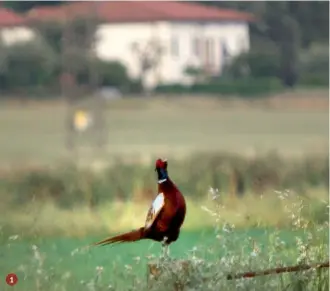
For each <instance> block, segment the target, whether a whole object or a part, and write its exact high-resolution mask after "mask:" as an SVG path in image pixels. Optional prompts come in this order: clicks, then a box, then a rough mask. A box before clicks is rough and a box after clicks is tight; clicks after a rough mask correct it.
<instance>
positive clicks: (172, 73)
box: [28, 1, 253, 88]
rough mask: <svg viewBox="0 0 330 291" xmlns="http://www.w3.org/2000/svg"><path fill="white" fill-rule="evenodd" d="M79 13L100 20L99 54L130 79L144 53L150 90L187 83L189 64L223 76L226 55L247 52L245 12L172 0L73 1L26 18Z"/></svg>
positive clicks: (138, 70) (247, 16) (247, 18)
mask: <svg viewBox="0 0 330 291" xmlns="http://www.w3.org/2000/svg"><path fill="white" fill-rule="evenodd" d="M65 9H66V10H65ZM78 14H84V15H87V14H88V15H89V16H91V15H94V16H97V17H98V18H99V19H100V20H101V24H100V25H99V27H98V29H97V43H96V45H95V51H96V54H97V56H98V57H100V58H102V59H105V60H119V61H121V62H122V63H123V64H125V65H126V67H127V68H128V72H129V74H130V75H131V77H134V78H138V77H139V76H141V71H142V68H141V67H142V59H143V55H144V56H145V61H146V62H145V63H148V62H149V69H148V70H146V71H145V73H144V83H145V85H146V86H147V87H149V88H153V87H154V86H156V85H157V84H160V83H161V84H169V83H182V82H186V83H189V82H191V81H192V79H191V77H189V76H188V75H187V74H186V72H185V70H186V69H187V67H195V68H199V69H203V70H204V71H207V72H208V73H210V74H214V75H219V74H221V68H222V66H223V64H224V62H225V58H226V56H229V57H234V56H237V55H238V54H240V53H242V52H245V51H247V50H249V46H250V42H249V22H250V21H253V16H252V15H250V14H247V13H242V12H238V11H233V10H227V9H218V8H211V7H206V6H203V5H200V4H192V3H188V2H172V1H171V2H164V1H162V2H157V1H156V2H155V1H150V2H147V1H132V2H126V1H122V2H116V1H112V2H110V1H109V2H76V3H72V4H68V5H63V6H62V7H54V8H49V7H47V8H45V7H44V8H36V9H33V10H31V11H30V12H29V14H28V17H29V19H30V20H39V21H41V20H42V21H53V20H58V21H61V20H63V18H65V17H66V16H67V17H70V18H72V17H74V16H75V15H78ZM151 64H152V65H151ZM146 67H148V65H146Z"/></svg>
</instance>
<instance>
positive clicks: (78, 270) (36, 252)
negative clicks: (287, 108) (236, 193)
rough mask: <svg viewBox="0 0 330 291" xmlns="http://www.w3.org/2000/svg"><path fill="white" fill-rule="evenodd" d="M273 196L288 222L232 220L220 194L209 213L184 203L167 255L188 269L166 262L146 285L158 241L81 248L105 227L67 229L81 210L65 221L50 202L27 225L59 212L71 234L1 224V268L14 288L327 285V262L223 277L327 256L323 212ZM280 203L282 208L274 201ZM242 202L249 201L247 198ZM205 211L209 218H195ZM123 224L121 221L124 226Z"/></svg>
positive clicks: (112, 222)
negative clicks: (13, 277)
mask: <svg viewBox="0 0 330 291" xmlns="http://www.w3.org/2000/svg"><path fill="white" fill-rule="evenodd" d="M246 199H247V198H246ZM278 200H280V203H279V204H278V205H276V207H275V205H274V204H273V205H272V208H271V207H270V205H269V206H268V208H267V210H268V211H269V212H271V213H272V214H273V215H275V212H278V211H280V212H281V211H282V213H283V217H284V216H285V217H286V226H285V227H269V226H268V227H263V226H261V225H259V226H254V227H252V226H250V227H239V226H240V224H239V222H238V221H237V220H236V222H237V224H235V219H233V220H230V217H232V218H233V217H235V215H234V213H236V214H237V213H238V212H239V211H240V210H239V209H236V211H235V212H234V211H232V212H231V214H230V215H228V211H229V210H228V206H226V205H223V204H219V203H218V202H217V199H215V200H213V203H212V204H208V205H207V208H206V207H205V208H204V207H203V208H204V209H207V210H206V215H204V214H202V213H201V212H195V211H196V209H197V208H198V207H196V206H195V207H192V205H189V208H188V209H189V211H188V216H187V223H186V224H185V227H184V228H183V231H182V234H181V236H180V238H179V240H178V241H177V242H176V243H174V244H173V245H172V247H171V256H172V258H174V259H187V260H189V261H190V262H191V264H192V265H191V269H190V271H189V273H188V274H185V273H184V272H182V271H179V270H176V269H175V268H174V267H173V265H168V264H163V265H162V266H163V268H164V270H163V275H162V277H161V278H160V279H159V281H158V283H157V284H155V285H154V286H153V287H151V288H150V287H149V288H148V287H147V286H146V284H147V283H146V272H147V269H146V265H147V263H148V262H150V261H153V262H157V261H158V257H159V255H160V245H159V244H156V243H153V242H150V241H141V242H137V243H134V244H130V245H127V244H126V245H125V244H124V245H115V246H108V247H98V248H86V245H88V244H90V243H92V242H95V241H97V240H99V239H100V238H103V237H104V236H106V235H108V234H109V233H108V231H106V230H104V233H102V234H101V233H99V234H95V233H94V234H93V233H92V231H90V233H88V234H87V232H86V233H81V234H80V236H79V237H72V235H74V234H77V232H76V230H77V228H79V223H78V216H79V213H78V212H77V213H76V215H77V217H76V219H77V220H76V222H77V224H75V225H74V224H70V220H71V219H72V216H65V215H63V213H59V212H58V213H56V215H55V216H54V212H52V211H50V209H49V208H46V209H45V213H44V214H43V216H42V217H39V219H37V220H36V221H35V225H32V226H31V227H32V229H33V227H35V229H34V230H37V229H38V228H39V227H40V226H41V225H44V226H45V224H44V223H45V221H47V223H48V226H47V227H48V229H51V228H54V220H55V221H56V217H57V218H59V217H62V218H61V219H60V220H61V226H62V228H63V229H66V231H67V232H68V233H67V234H68V236H67V237H63V233H62V235H59V233H58V234H57V235H54V234H53V235H52V236H51V237H49V236H47V235H46V234H47V232H45V230H46V229H41V228H39V233H38V232H34V234H33V235H31V233H29V232H28V231H27V230H28V229H25V232H17V229H16V230H14V229H9V228H2V229H1V231H0V256H1V258H2V259H1V261H0V272H1V273H3V274H7V273H9V272H15V273H16V274H17V275H18V277H19V280H20V281H19V283H18V285H17V286H16V289H15V290H18V291H30V290H40V291H43V290H45V291H46V290H47V291H53V290H54V291H55V290H72V291H78V290H95V291H97V290H141V291H142V290H146V289H147V288H148V289H149V290H164V291H167V290H168V291H170V290H173V284H175V283H178V282H179V283H182V284H185V285H187V288H188V289H185V290H191V289H193V290H210V291H211V290H212V291H213V290H214V291H216V290H258V291H259V290H260V291H262V290H278V291H280V290H281V291H282V290H290V291H296V290H302V291H304V290H306V291H307V290H308V291H314V290H320V291H326V290H328V288H329V277H328V270H327V269H325V270H320V271H317V270H309V271H304V272H299V273H289V274H279V275H269V276H264V277H257V278H253V279H242V280H234V281H227V280H226V279H225V278H226V275H227V274H233V273H237V272H242V271H250V270H263V269H265V268H273V267H277V266H283V265H295V264H309V263H315V262H322V261H326V260H327V259H328V253H329V244H328V237H329V224H328V220H326V221H323V222H321V221H320V222H319V223H317V224H316V223H314V222H313V221H312V220H310V217H309V216H306V213H308V212H309V207H310V205H309V204H308V203H304V201H302V200H301V199H299V198H298V197H296V199H293V197H291V195H287V194H286V193H278ZM245 202H246V203H247V202H248V201H247V200H245ZM255 202H256V201H253V204H254V206H255V207H254V208H255V211H257V210H256V209H257V207H258V206H259V207H261V206H265V203H264V202H263V204H262V205H258V204H255ZM273 202H275V201H273ZM281 204H282V206H283V207H282V208H281V207H279V206H280V205H281ZM137 206H138V205H134V209H135V211H139V210H140V207H137ZM200 206H205V205H200ZM241 206H242V205H241ZM127 207H128V206H127ZM246 208H253V207H252V204H248V205H246ZM325 208H326V207H325ZM144 210H145V209H144ZM263 211H264V210H263ZM109 212H110V213H111V211H109ZM144 212H145V211H144ZM80 215H81V223H82V224H84V223H85V222H86V217H85V215H84V213H83V212H80ZM126 215H127V214H126ZM195 215H196V217H195ZM207 217H208V218H207ZM263 217H267V216H265V215H263ZM131 219H132V220H131V222H129V223H128V224H126V226H128V225H130V226H134V225H136V224H138V221H139V220H140V218H139V217H136V218H135V220H134V222H133V216H131ZM206 219H208V222H209V226H207V225H206V224H205V225H204V226H202V225H201V224H198V223H197V224H195V223H194V222H197V221H201V220H203V221H205V220H206ZM227 219H228V221H226V220H227ZM51 220H53V221H51ZM118 220H119V221H120V220H121V219H120V216H117V217H115V216H113V217H111V219H110V217H108V219H106V221H107V224H108V226H112V227H109V228H110V229H111V230H112V232H113V231H114V229H116V228H117V227H113V226H114V225H116V224H117V222H118ZM57 221H59V220H57ZM142 221H143V220H142V218H141V222H142ZM261 221H262V220H261ZM100 222H101V223H102V222H104V221H102V219H100V220H98V221H97V220H96V219H95V222H94V228H98V225H99V223H100ZM263 222H266V221H263ZM126 226H124V225H121V227H122V228H125V227H126ZM63 229H62V230H63ZM30 230H31V229H30ZM53 230H54V229H53ZM85 231H86V229H85ZM1 284H2V282H1ZM1 288H3V289H2V290H5V291H7V290H11V289H10V288H12V287H7V286H2V285H1Z"/></svg>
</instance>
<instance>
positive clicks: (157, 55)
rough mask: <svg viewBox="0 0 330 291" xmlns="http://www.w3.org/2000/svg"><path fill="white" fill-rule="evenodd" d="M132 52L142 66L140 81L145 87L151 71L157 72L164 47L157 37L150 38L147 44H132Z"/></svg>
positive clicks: (140, 66)
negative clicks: (147, 76)
mask: <svg viewBox="0 0 330 291" xmlns="http://www.w3.org/2000/svg"><path fill="white" fill-rule="evenodd" d="M132 52H133V53H134V54H135V56H136V58H137V61H138V63H139V68H140V74H139V75H140V81H141V83H142V86H143V88H145V78H146V75H147V74H148V73H149V72H150V71H154V73H155V74H157V69H158V67H159V64H160V61H161V58H162V55H163V53H164V49H163V47H162V46H161V44H160V43H159V41H158V40H156V39H151V40H149V41H148V42H147V43H146V44H145V45H141V44H138V43H133V44H132Z"/></svg>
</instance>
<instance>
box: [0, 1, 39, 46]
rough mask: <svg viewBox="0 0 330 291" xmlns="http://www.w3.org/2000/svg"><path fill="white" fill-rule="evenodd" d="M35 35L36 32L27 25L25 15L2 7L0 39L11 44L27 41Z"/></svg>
mask: <svg viewBox="0 0 330 291" xmlns="http://www.w3.org/2000/svg"><path fill="white" fill-rule="evenodd" d="M33 37H34V32H33V30H31V29H30V28H28V27H27V26H26V23H25V19H24V17H22V16H20V15H18V14H16V13H14V12H12V11H10V10H9V9H5V8H2V7H0V41H1V42H2V43H3V44H4V45H11V44H13V43H15V42H19V41H27V40H30V39H31V38H33Z"/></svg>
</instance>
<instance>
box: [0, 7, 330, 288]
mask: <svg viewBox="0 0 330 291" xmlns="http://www.w3.org/2000/svg"><path fill="white" fill-rule="evenodd" d="M328 110H329V2H328V1H322V2H321V1H303V2H298V1H294V2H291V1H255V2H250V1H242V2H236V1H208V2H204V1H200V2H193V1H185V2H163V1H152V2H146V1H139V2H137V1H133V2H125V1H120V2H118V1H117V2H115V1H112V2H105V1H103V2H96V1H89V2H69V1H0V201H1V203H0V213H1V214H0V258H1V260H0V275H1V276H2V274H8V273H12V272H16V273H17V274H18V277H19V280H20V282H19V284H18V286H17V288H21V289H17V290H22V291H23V290H59V289H58V288H62V289H63V290H82V289H81V287H82V286H83V285H84V284H87V283H88V282H89V281H88V282H87V280H89V278H91V277H92V276H94V275H95V270H96V275H95V276H96V277H95V278H91V282H92V283H91V284H94V283H95V282H96V283H95V284H99V283H98V282H100V281H97V280H99V279H98V278H100V276H101V275H100V274H101V272H102V271H103V267H100V266H105V268H104V270H105V272H107V273H106V275H105V276H104V278H105V279H104V281H103V283H104V284H105V285H104V288H103V287H102V288H101V287H100V288H99V289H96V288H95V289H91V288H89V289H88V290H133V289H134V290H137V289H136V288H133V289H132V288H131V289H128V285H127V284H130V283H129V282H131V283H132V282H133V283H132V284H133V286H135V285H136V284H138V282H145V281H144V279H142V278H145V274H144V273H143V272H145V271H146V269H145V268H146V262H147V260H149V259H150V258H152V255H151V254H156V256H158V255H159V251H160V248H159V245H157V244H155V245H154V244H153V243H151V242H149V241H148V242H146V241H144V242H141V243H135V244H132V245H130V246H127V245H126V246H125V245H123V246H116V249H113V248H111V247H109V248H102V249H99V248H95V249H93V251H90V253H79V251H78V248H80V247H82V246H85V245H88V244H90V243H91V242H93V241H97V240H99V239H101V238H104V237H105V236H106V235H107V234H108V233H117V232H119V231H128V230H130V229H132V228H136V227H141V225H143V224H144V221H145V216H146V212H147V209H148V208H149V206H150V203H151V201H152V199H153V198H154V197H155V195H156V193H157V181H156V178H157V177H156V174H155V172H154V161H155V159H156V158H158V157H162V158H168V163H169V175H170V177H171V178H172V179H173V180H174V182H175V183H176V184H177V185H178V186H179V188H180V190H181V191H182V192H183V194H184V195H185V197H186V201H187V204H188V208H187V209H188V211H187V216H186V220H185V223H184V226H183V231H182V234H181V236H180V239H179V240H178V242H176V243H175V244H174V246H173V247H171V254H174V256H178V257H180V258H184V257H185V256H186V254H187V253H188V252H189V250H191V249H193V251H192V252H190V253H189V254H190V255H191V254H192V255H193V257H194V258H196V256H198V251H196V250H197V249H198V250H200V249H203V248H204V249H205V253H206V254H207V256H208V257H210V258H212V259H216V258H219V256H222V258H224V256H227V257H228V259H221V268H224V265H226V264H227V263H223V262H225V261H226V260H227V261H226V262H231V263H228V264H229V265H230V266H231V265H232V268H233V270H235V271H238V270H242V271H243V270H245V271H246V270H247V269H251V270H252V269H258V268H262V267H265V268H266V267H269V265H272V267H274V266H275V265H278V264H282V265H285V264H296V263H297V260H298V259H297V258H301V257H302V256H303V257H304V258H305V261H303V262H309V261H307V259H306V258H307V257H308V260H309V259H311V261H317V260H320V261H321V260H324V258H325V257H326V256H327V255H328V252H329V248H328V238H329V236H328V234H329V233H328V231H329V225H328V219H329V207H328V205H329V197H328V190H329V159H328V158H329V154H328V153H329V111H328ZM311 226H316V227H315V228H312V227H311ZM308 227H309V228H308ZM235 228H236V231H235V232H232V230H233V229H235ZM307 228H308V231H307ZM297 235H300V238H299V239H298V238H297ZM243 241H244V242H243ZM302 241H308V243H306V245H308V246H307V247H306V251H304V253H303V254H300V253H299V252H301V250H303V247H302ZM147 244H148V245H147ZM258 245H259V246H260V248H259V249H261V250H262V246H267V247H268V248H269V249H271V250H273V253H272V255H269V253H268V251H267V248H265V249H266V251H265V254H264V259H263V260H262V259H261V257H260V256H259V255H258V256H257V254H259V249H258ZM310 245H312V246H311V247H309V246H310ZM243 246H244V249H243ZM304 246H305V245H304ZM282 247H283V248H282ZM307 249H308V250H310V249H311V250H312V253H309V251H308V255H306V254H307ZM315 249H317V251H316V250H315ZM114 250H115V251H114ZM213 251H214V253H212V252H213ZM251 252H252V253H251ZM317 252H318V253H317ZM250 253H251V254H253V257H251V256H252V255H250ZM189 254H188V255H189ZM219 254H220V255H219ZM235 254H236V255H238V254H242V256H243V255H244V256H245V257H244V258H241V257H239V256H235ZM207 256H206V257H207ZM235 258H236V259H235ZM140 259H141V260H140ZM235 260H236V261H235ZM299 260H300V259H299ZM137 262H140V263H141V264H142V265H141V266H142V267H138V268H136V267H134V268H133V269H132V267H131V265H132V266H136V264H137ZM243 262H244V263H243ZM279 262H280V263H279ZM228 264H227V265H228ZM229 265H228V266H229ZM118 266H119V268H118ZM120 266H121V267H120ZM228 266H227V267H226V268H229V267H228ZM218 267H219V266H217V267H215V268H213V267H212V268H211V267H207V268H208V270H209V269H214V272H217V275H215V276H214V282H213V283H214V284H213V283H212V284H208V283H207V284H208V285H207V287H205V286H204V287H201V288H198V287H196V288H195V287H194V288H193V289H194V290H211V289H209V288H210V287H209V286H218V285H216V284H219V282H220V280H217V278H218V277H219V276H220V275H219V274H222V271H223V270H222V269H221V272H218V271H217V270H219V269H218ZM116 269H120V270H122V271H123V270H126V271H125V274H119V273H118V272H117V271H116ZM132 270H133V271H132ZM228 270H229V269H228ZM137 273H139V274H140V275H141V276H140V277H138V278H137V279H134V278H135V277H134V278H133V275H134V274H137ZM207 274H209V271H207ZM310 274H311V272H308V273H307V272H306V276H308V277H305V278H304V279H301V280H304V281H299V282H298V283H299V284H300V285H297V286H299V287H294V286H296V285H293V284H291V283H292V282H291V281H292V280H294V279H295V278H298V277H299V278H303V277H300V276H291V277H285V278H286V279H285V280H287V279H288V278H289V279H288V280H289V281H286V282H289V283H288V288H289V287H290V286H291V287H290V288H291V289H290V288H289V289H288V288H287V287H286V286H284V285H283V282H284V281H280V280H279V279H278V278H282V277H273V278H274V279H273V281H271V280H270V279H269V278H268V279H267V280H265V279H260V280H263V281H262V282H263V283H262V284H264V285H263V287H260V286H259V289H256V286H257V284H259V283H260V282H261V281H260V280H259V281H257V280H247V281H245V282H248V283H246V284H256V285H249V286H250V287H247V285H244V284H243V283H242V282H241V281H240V282H239V284H242V285H239V286H238V285H233V286H232V285H230V286H232V287H228V286H229V285H227V287H228V288H229V289H223V288H222V287H221V288H217V290H220V289H221V290H234V289H235V290H243V289H244V288H245V289H244V290H247V289H249V290H274V288H275V287H276V290H277V289H278V286H283V288H282V287H281V289H286V290H328V287H327V288H325V289H322V288H321V287H317V286H316V285H313V286H312V287H308V286H310V285H311V284H314V283H315V284H316V283H317V282H323V281H324V282H325V283H324V284H328V282H329V281H328V280H326V279H324V280H323V279H322V280H323V281H322V280H321V279H315V280H312V279H311V277H310ZM317 274H320V273H319V272H317ZM130 276H131V277H130ZM134 276H135V275H134ZM210 277H212V276H210ZM21 278H22V279H21ZM23 278H24V279H23ZM276 278H277V279H276ZM299 278H298V279H299ZM134 280H135V281H134ZM138 280H139V281H138ZM268 280H269V281H268ZM276 280H277V281H276ZM281 280H282V279H281ZM290 280H291V281H290ZM299 280H300V279H299ZM23 281H24V282H23ZM109 281H110V283H109ZM117 281H118V282H119V281H120V282H121V283H118V284H122V286H125V288H124V287H123V288H121V289H120V288H119V287H118V286H119V285H118V286H115V283H114V282H117ZM195 281H196V280H195ZM195 281H193V282H195ZM197 281H198V282H202V281H203V282H204V279H198V280H197ZM197 281H196V282H197ZM93 282H94V283H93ZM258 282H259V283H258ZM265 282H270V283H269V284H273V285H269V286H271V287H272V288H273V289H269V288H270V287H269V286H268V285H267V286H268V287H267V286H266V285H265V284H266V283H265ZM290 282H291V283H290ZM88 284H90V283H88ZM109 284H110V285H109ZM233 284H235V283H233ZM308 284H309V285H308ZM319 284H321V283H319ZM322 284H323V283H322ZM328 285H329V284H328ZM328 285H327V286H328ZM60 286H62V287H60ZM64 286H66V287H64ZM84 286H85V285H84ZM93 286H94V285H93ZM235 286H236V287H235ZM274 286H275V287H274ZM292 286H293V287H292ZM302 286H306V289H301V288H302ZM320 286H321V285H320ZM89 287H90V286H89ZM117 287H118V288H119V289H118V288H117ZM0 288H1V287H0ZM8 288H10V287H8ZM86 288H87V287H86ZM116 288H117V289H116ZM237 288H238V289H237ZM240 288H241V289H240ZM308 288H310V289H308ZM4 290H6V287H5V289H4ZM8 290H9V289H8ZM139 290H146V288H141V289H139Z"/></svg>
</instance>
